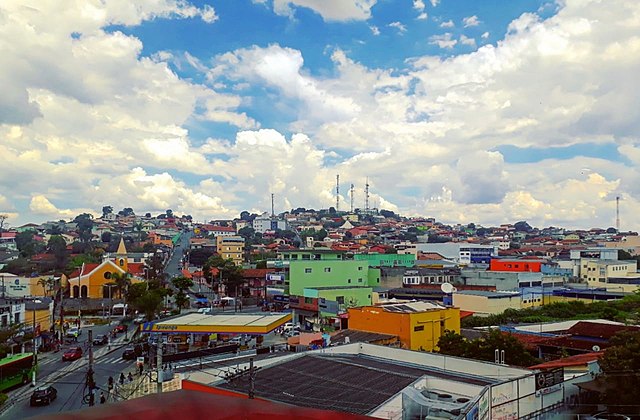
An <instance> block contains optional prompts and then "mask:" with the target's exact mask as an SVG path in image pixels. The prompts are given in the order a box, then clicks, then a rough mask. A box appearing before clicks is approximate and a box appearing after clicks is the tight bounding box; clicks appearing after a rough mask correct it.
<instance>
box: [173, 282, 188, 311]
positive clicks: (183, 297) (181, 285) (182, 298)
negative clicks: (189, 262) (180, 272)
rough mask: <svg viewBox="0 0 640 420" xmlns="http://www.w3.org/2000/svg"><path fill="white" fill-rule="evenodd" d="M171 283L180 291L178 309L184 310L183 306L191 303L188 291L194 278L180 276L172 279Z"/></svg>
mask: <svg viewBox="0 0 640 420" xmlns="http://www.w3.org/2000/svg"><path fill="white" fill-rule="evenodd" d="M171 283H172V284H173V287H175V288H176V289H178V293H176V305H177V306H178V310H180V311H182V308H184V307H186V306H188V304H189V296H188V295H187V293H186V291H187V290H189V288H190V287H192V286H193V280H191V279H190V278H187V277H184V276H180V277H174V278H173V279H171Z"/></svg>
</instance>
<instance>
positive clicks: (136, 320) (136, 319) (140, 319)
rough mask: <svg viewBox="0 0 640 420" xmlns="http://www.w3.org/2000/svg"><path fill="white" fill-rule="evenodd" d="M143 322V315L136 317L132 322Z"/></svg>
mask: <svg viewBox="0 0 640 420" xmlns="http://www.w3.org/2000/svg"><path fill="white" fill-rule="evenodd" d="M144 321H145V316H144V315H138V316H137V317H135V319H134V320H133V322H135V323H136V324H142V323H143V322H144Z"/></svg>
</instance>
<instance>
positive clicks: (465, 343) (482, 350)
mask: <svg viewBox="0 0 640 420" xmlns="http://www.w3.org/2000/svg"><path fill="white" fill-rule="evenodd" d="M438 348H439V349H440V350H439V352H440V353H441V354H446V355H449V356H458V357H466V358H470V359H476V360H485V361H488V362H493V361H495V351H496V349H498V350H500V351H502V350H504V354H505V360H504V361H505V363H506V364H508V365H515V366H532V365H535V364H536V363H538V362H539V360H538V359H536V358H535V357H533V356H532V355H531V353H529V352H528V351H527V349H526V348H525V347H524V346H523V345H522V344H521V343H520V342H519V341H518V340H517V339H516V338H515V337H513V336H512V335H511V334H503V333H502V332H501V331H500V330H498V329H492V330H490V331H488V332H487V333H486V334H485V335H484V337H482V338H478V339H475V340H470V341H469V340H467V339H465V338H464V337H463V336H461V335H460V334H457V333H455V332H453V331H445V333H444V334H443V335H442V336H440V339H439V340H438Z"/></svg>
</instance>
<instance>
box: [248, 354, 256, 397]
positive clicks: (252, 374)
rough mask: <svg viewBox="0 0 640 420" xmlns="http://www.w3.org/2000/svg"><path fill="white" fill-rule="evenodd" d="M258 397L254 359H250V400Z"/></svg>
mask: <svg viewBox="0 0 640 420" xmlns="http://www.w3.org/2000/svg"><path fill="white" fill-rule="evenodd" d="M255 396H256V371H255V369H254V368H253V357H252V358H250V359H249V399H251V400H252V399H254V398H255Z"/></svg>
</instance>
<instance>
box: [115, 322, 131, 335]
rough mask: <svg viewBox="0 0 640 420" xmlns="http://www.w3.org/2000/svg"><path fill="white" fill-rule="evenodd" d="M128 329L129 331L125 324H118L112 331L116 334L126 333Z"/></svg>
mask: <svg viewBox="0 0 640 420" xmlns="http://www.w3.org/2000/svg"><path fill="white" fill-rule="evenodd" d="M128 329H129V327H127V324H118V325H116V327H115V328H114V329H113V331H115V332H117V333H123V332H126V331H127V330H128Z"/></svg>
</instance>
